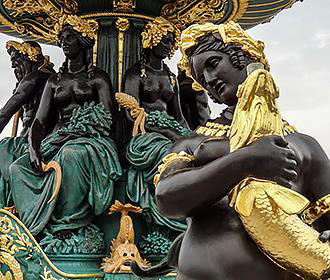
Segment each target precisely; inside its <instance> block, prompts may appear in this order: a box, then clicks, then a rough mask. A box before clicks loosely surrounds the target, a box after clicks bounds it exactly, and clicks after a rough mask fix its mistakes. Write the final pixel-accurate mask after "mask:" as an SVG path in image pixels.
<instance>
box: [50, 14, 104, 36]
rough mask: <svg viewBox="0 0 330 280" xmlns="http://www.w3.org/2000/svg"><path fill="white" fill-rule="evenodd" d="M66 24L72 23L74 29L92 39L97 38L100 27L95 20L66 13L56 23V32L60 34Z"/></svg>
mask: <svg viewBox="0 0 330 280" xmlns="http://www.w3.org/2000/svg"><path fill="white" fill-rule="evenodd" d="M65 25H71V26H72V27H73V29H74V30H76V31H78V32H79V33H81V34H82V36H84V37H86V36H87V37H89V38H90V39H95V38H96V33H97V30H98V28H99V25H98V23H97V22H96V21H95V20H92V19H88V20H85V19H82V18H80V17H78V16H72V15H67V14H64V15H63V16H62V17H61V18H60V19H59V21H58V22H57V23H56V24H55V32H56V33H57V34H59V33H60V32H61V31H62V29H63V27H64V26H65Z"/></svg>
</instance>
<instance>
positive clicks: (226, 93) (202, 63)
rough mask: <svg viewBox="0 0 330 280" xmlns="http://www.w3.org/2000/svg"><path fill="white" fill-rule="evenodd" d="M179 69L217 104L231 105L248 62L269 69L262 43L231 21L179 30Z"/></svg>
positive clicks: (242, 79)
mask: <svg viewBox="0 0 330 280" xmlns="http://www.w3.org/2000/svg"><path fill="white" fill-rule="evenodd" d="M180 49H181V52H182V54H183V56H182V59H181V61H180V68H181V69H184V70H185V71H186V73H187V75H188V76H190V77H192V78H193V79H194V81H195V83H194V86H195V89H198V88H199V89H200V88H203V89H204V90H206V91H207V92H208V93H209V95H210V97H211V98H212V99H213V100H214V101H215V102H217V103H224V104H227V105H229V106H230V105H234V104H236V102H237V97H236V92H237V89H238V86H239V84H241V83H242V82H243V81H244V80H245V78H246V77H247V65H248V64H250V63H252V62H258V63H261V64H262V65H263V67H264V68H265V69H269V65H268V61H267V59H266V57H265V54H264V44H263V42H261V41H256V40H254V39H252V38H251V37H250V36H249V35H248V34H247V33H246V32H245V31H244V30H242V29H241V27H240V26H239V25H238V24H236V23H234V22H229V23H227V24H220V25H215V24H212V23H206V24H202V25H198V24H195V25H192V26H190V27H189V28H187V29H186V30H185V31H183V33H182V38H181V42H180Z"/></svg>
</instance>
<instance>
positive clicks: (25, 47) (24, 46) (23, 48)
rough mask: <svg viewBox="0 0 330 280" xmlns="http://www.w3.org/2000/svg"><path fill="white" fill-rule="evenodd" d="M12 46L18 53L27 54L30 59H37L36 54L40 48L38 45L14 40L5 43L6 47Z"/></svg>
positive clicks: (39, 51) (39, 52)
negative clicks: (33, 45)
mask: <svg viewBox="0 0 330 280" xmlns="http://www.w3.org/2000/svg"><path fill="white" fill-rule="evenodd" d="M10 48H14V49H15V50H17V51H18V52H19V53H21V54H23V55H27V56H28V58H29V59H30V60H31V61H35V62H37V61H38V55H40V54H41V49H40V48H39V47H32V46H31V45H30V44H29V43H28V42H23V43H19V42H16V41H12V40H10V41H8V42H7V43H6V49H7V50H8V49H10Z"/></svg>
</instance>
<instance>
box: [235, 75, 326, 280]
mask: <svg viewBox="0 0 330 280" xmlns="http://www.w3.org/2000/svg"><path fill="white" fill-rule="evenodd" d="M237 95H238V98H239V100H238V104H237V107H236V110H235V113H234V118H233V122H232V125H231V129H230V136H229V138H230V148H231V152H233V151H235V150H237V149H239V148H241V147H244V146H246V145H248V144H250V143H252V142H253V141H255V140H257V139H259V138H260V137H263V136H266V135H279V136H282V137H283V127H284V126H285V124H283V123H282V119H281V115H280V112H279V110H278V106H277V104H276V100H275V99H276V98H277V97H278V88H277V87H276V85H275V83H274V81H273V78H272V77H271V75H270V73H269V72H268V71H266V70H256V71H254V72H252V74H251V75H249V76H248V78H247V79H246V81H245V82H244V83H243V84H242V85H240V87H239V90H238V94H237ZM229 196H230V198H231V200H230V206H231V207H233V208H234V209H235V210H236V211H237V213H238V214H239V216H240V219H241V221H242V222H243V225H244V227H245V229H246V231H247V232H248V233H249V235H250V236H251V237H252V238H253V240H254V241H255V242H256V244H257V245H258V246H259V248H260V249H261V250H262V251H263V253H264V254H265V255H267V256H268V257H269V258H270V259H271V260H272V261H273V262H275V263H276V264H278V265H279V266H281V267H282V268H284V269H286V270H288V271H290V272H293V273H295V274H296V275H298V276H299V277H301V278H302V279H320V278H321V276H322V274H323V273H324V272H325V271H326V270H327V269H329V268H330V246H329V243H323V242H321V241H320V240H319V232H317V231H316V230H314V229H313V228H312V227H310V226H308V225H307V224H306V223H304V222H303V221H302V220H301V219H300V218H299V217H298V214H300V213H301V212H302V211H303V210H304V209H305V208H306V207H307V206H308V205H309V201H308V200H307V199H306V198H305V197H304V196H302V195H300V194H299V193H297V192H295V191H292V190H290V189H288V188H285V187H282V186H280V185H278V184H277V183H275V182H272V181H267V180H260V179H257V178H253V177H248V178H246V179H244V180H242V181H241V182H240V183H239V184H238V185H237V186H236V187H235V188H234V189H233V190H232V191H231V193H230V195H229Z"/></svg>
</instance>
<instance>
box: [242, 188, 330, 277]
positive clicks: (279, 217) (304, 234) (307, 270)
mask: <svg viewBox="0 0 330 280" xmlns="http://www.w3.org/2000/svg"><path fill="white" fill-rule="evenodd" d="M247 188H248V186H247ZM240 218H241V220H242V222H243V225H244V227H245V229H246V230H247V232H248V233H249V234H250V236H251V237H252V238H253V239H254V241H255V242H256V243H257V245H258V246H259V247H260V248H261V250H262V251H263V252H264V253H265V254H266V255H268V257H270V259H272V260H273V261H274V262H276V263H277V264H278V265H280V266H281V267H283V268H285V269H287V270H290V271H291V272H295V273H297V274H298V275H299V276H301V277H303V279H320V278H321V275H322V274H323V273H324V271H325V270H326V269H327V268H329V267H330V246H329V244H328V243H322V242H321V241H320V240H319V233H318V232H317V231H316V230H314V229H313V228H311V227H310V226H308V225H306V224H305V223H303V222H302V221H301V219H300V218H299V217H298V216H297V215H288V214H286V213H285V212H283V211H282V210H281V209H280V208H279V207H278V206H277V205H276V204H275V203H274V201H272V200H271V199H269V197H268V196H267V194H266V193H265V192H264V191H263V190H259V191H257V193H256V198H255V204H254V208H253V210H252V213H251V215H250V216H249V217H244V216H242V215H241V216H240ZM275 260H276V261H275Z"/></svg>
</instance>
